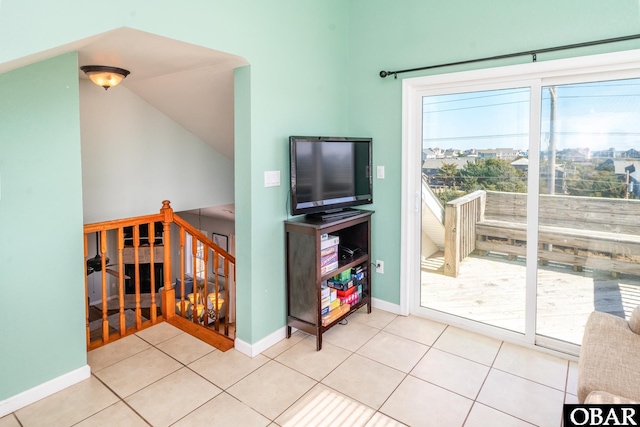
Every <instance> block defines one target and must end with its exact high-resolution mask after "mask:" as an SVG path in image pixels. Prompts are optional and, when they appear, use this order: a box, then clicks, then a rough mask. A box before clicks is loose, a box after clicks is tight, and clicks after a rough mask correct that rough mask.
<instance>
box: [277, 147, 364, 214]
mask: <svg viewBox="0 0 640 427" xmlns="http://www.w3.org/2000/svg"><path fill="white" fill-rule="evenodd" d="M289 146H290V171H289V172H290V176H291V214H292V215H302V214H306V215H312V216H316V217H319V218H321V219H329V218H335V217H343V216H349V215H350V214H357V213H358V211H353V210H351V209H349V208H351V207H353V206H359V205H365V204H370V203H373V182H372V176H371V171H372V166H371V162H372V150H371V148H372V140H371V138H346V137H319V136H291V137H289Z"/></svg>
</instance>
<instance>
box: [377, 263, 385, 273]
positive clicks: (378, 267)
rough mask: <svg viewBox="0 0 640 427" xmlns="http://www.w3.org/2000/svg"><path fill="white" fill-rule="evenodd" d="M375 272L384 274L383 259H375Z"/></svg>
mask: <svg viewBox="0 0 640 427" xmlns="http://www.w3.org/2000/svg"><path fill="white" fill-rule="evenodd" d="M376 273H380V274H384V261H380V260H376Z"/></svg>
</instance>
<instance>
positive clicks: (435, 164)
mask: <svg viewBox="0 0 640 427" xmlns="http://www.w3.org/2000/svg"><path fill="white" fill-rule="evenodd" d="M475 161H476V159H475V158H473V157H456V158H441V159H426V160H424V161H423V162H422V173H423V174H424V175H425V176H426V177H427V181H428V182H429V186H430V187H431V188H440V187H442V186H443V185H444V182H443V181H442V180H441V179H440V177H439V173H440V169H441V168H442V165H444V164H453V165H456V168H457V169H458V170H461V169H462V168H463V167H464V165H466V164H467V163H475Z"/></svg>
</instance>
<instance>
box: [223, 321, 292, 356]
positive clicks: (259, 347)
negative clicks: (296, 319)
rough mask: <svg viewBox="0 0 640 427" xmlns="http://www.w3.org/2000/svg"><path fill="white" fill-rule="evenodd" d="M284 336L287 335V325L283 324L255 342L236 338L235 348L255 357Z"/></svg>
mask: <svg viewBox="0 0 640 427" xmlns="http://www.w3.org/2000/svg"><path fill="white" fill-rule="evenodd" d="M292 333H293V328H292ZM286 337H287V327H286V326H285V327H283V328H281V329H278V330H277V331H275V332H273V333H272V334H270V335H267V336H266V337H264V338H262V339H261V340H260V341H258V342H257V343H255V344H249V343H247V342H245V341H242V340H241V339H240V338H236V339H235V349H236V350H238V351H239V352H241V353H243V354H246V355H247V356H249V357H255V356H257V355H258V354H260V353H262V352H263V351H265V350H266V349H268V348H269V347H271V346H272V345H274V344H277V343H278V342H280V341H282V340H283V339H285V338H286Z"/></svg>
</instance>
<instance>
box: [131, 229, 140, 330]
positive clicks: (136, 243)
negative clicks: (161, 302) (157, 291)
mask: <svg viewBox="0 0 640 427" xmlns="http://www.w3.org/2000/svg"><path fill="white" fill-rule="evenodd" d="M139 249H140V226H139V225H138V224H136V225H134V226H133V265H134V271H135V274H136V278H135V281H134V282H135V298H136V329H140V328H141V327H142V310H141V309H140V252H139Z"/></svg>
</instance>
